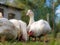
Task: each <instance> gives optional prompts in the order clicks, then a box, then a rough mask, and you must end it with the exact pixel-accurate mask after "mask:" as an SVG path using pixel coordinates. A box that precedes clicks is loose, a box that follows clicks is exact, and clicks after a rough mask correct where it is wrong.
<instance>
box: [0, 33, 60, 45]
mask: <svg viewBox="0 0 60 45" xmlns="http://www.w3.org/2000/svg"><path fill="white" fill-rule="evenodd" d="M48 38H49V39H50V40H49V42H47V43H44V42H40V41H35V42H33V41H30V42H7V41H6V42H4V43H2V42H0V45H60V33H58V35H57V38H56V39H54V38H53V35H52V34H50V35H48Z"/></svg>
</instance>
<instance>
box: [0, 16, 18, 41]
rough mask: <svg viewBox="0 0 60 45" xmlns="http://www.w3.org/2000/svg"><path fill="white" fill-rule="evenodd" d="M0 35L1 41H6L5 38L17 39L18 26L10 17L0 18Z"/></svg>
mask: <svg viewBox="0 0 60 45" xmlns="http://www.w3.org/2000/svg"><path fill="white" fill-rule="evenodd" d="M0 37H1V41H5V39H16V38H17V32H16V28H15V26H14V25H13V23H11V22H10V21H9V20H8V19H6V18H3V17H2V18H0Z"/></svg>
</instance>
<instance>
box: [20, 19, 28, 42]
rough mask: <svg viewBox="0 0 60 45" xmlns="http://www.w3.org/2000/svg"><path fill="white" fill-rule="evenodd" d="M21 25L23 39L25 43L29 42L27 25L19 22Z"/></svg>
mask: <svg viewBox="0 0 60 45" xmlns="http://www.w3.org/2000/svg"><path fill="white" fill-rule="evenodd" d="M19 24H20V26H21V32H22V39H24V40H25V41H27V40H28V35H27V30H26V29H27V24H26V23H25V22H24V21H22V20H19Z"/></svg>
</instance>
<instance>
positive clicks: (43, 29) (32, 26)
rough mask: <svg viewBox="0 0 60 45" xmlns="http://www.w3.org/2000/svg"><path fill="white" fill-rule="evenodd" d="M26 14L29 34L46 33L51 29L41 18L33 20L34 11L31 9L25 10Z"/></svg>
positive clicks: (38, 34)
mask: <svg viewBox="0 0 60 45" xmlns="http://www.w3.org/2000/svg"><path fill="white" fill-rule="evenodd" d="M26 15H27V16H29V17H30V21H29V25H28V29H29V30H28V34H29V36H36V37H37V36H40V35H41V34H46V33H48V32H50V31H51V27H50V25H49V23H48V22H47V21H45V20H43V19H41V20H38V21H36V22H35V21H34V13H33V11H32V10H28V11H27V14H26Z"/></svg>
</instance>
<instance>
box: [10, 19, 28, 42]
mask: <svg viewBox="0 0 60 45" xmlns="http://www.w3.org/2000/svg"><path fill="white" fill-rule="evenodd" d="M9 21H10V22H12V23H13V24H14V25H15V26H16V28H17V34H18V39H22V40H24V41H27V31H26V23H25V22H23V21H21V20H16V19H10V20H9Z"/></svg>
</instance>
